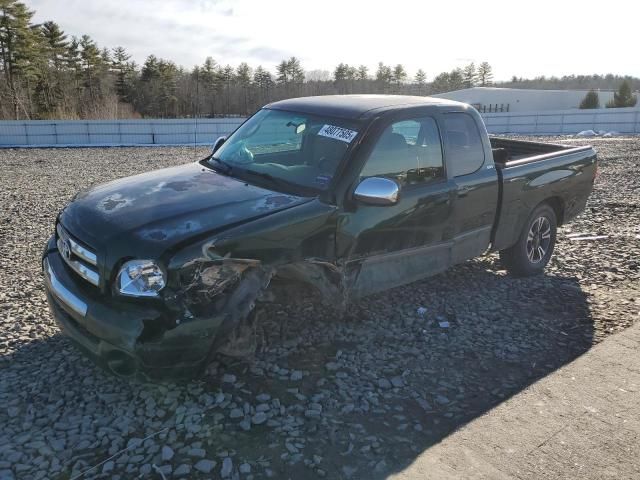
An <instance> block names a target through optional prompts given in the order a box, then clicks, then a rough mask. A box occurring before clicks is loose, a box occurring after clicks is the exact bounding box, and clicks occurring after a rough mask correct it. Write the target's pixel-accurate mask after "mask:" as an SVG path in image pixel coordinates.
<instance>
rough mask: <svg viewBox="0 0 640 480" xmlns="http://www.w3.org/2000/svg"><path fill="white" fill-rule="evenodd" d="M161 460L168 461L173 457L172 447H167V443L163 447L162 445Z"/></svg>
mask: <svg viewBox="0 0 640 480" xmlns="http://www.w3.org/2000/svg"><path fill="white" fill-rule="evenodd" d="M161 456H162V461H163V462H168V461H169V460H171V459H172V458H173V449H172V448H171V447H169V446H168V445H165V446H164V447H162V454H161Z"/></svg>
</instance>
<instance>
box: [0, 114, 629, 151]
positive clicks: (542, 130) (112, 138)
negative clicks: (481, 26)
mask: <svg viewBox="0 0 640 480" xmlns="http://www.w3.org/2000/svg"><path fill="white" fill-rule="evenodd" d="M482 117H483V118H484V122H485V125H486V126H487V131H488V132H489V133H492V134H509V133H513V134H524V135H568V134H575V133H578V132H581V131H583V130H595V131H601V130H604V131H607V132H612V131H613V132H617V133H622V134H634V133H636V134H637V133H640V109H639V108H616V109H611V108H601V109H594V110H553V111H551V110H550V111H541V112H505V113H483V114H482ZM244 120H245V119H244V118H241V117H229V118H200V119H198V120H197V121H196V120H194V119H167V120H26V121H22V120H16V121H13V120H5V121H0V148H1V147H8V148H10V147H92V146H93V147H111V146H145V145H147V146H150V145H211V144H213V142H214V141H215V139H216V138H218V137H219V136H221V135H228V134H229V133H231V132H232V131H233V130H235V129H236V127H237V126H238V125H240V124H241V123H242V122H243V121H244Z"/></svg>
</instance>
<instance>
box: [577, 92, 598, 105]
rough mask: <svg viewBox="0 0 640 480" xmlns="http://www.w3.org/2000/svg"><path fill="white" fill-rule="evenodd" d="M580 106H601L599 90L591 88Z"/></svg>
mask: <svg viewBox="0 0 640 480" xmlns="http://www.w3.org/2000/svg"><path fill="white" fill-rule="evenodd" d="M580 108H582V109H586V108H600V99H599V98H598V92H596V91H595V90H589V91H588V92H587V94H586V95H585V97H584V98H583V99H582V102H580Z"/></svg>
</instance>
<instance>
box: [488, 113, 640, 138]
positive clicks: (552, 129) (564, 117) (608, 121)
mask: <svg viewBox="0 0 640 480" xmlns="http://www.w3.org/2000/svg"><path fill="white" fill-rule="evenodd" d="M482 118H483V119H484V123H485V125H486V127H487V131H488V132H489V133H497V134H506V133H520V134H525V135H567V134H576V133H578V132H582V131H584V130H594V131H596V132H598V131H606V132H617V133H625V134H633V133H640V109H638V108H635V107H634V108H599V109H593V110H548V111H541V112H508V113H506V112H505V113H483V114H482Z"/></svg>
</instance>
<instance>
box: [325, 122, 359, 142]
mask: <svg viewBox="0 0 640 480" xmlns="http://www.w3.org/2000/svg"><path fill="white" fill-rule="evenodd" d="M357 134H358V132H356V131H355V130H349V129H348V128H342V127H336V126H335V125H325V126H323V127H322V128H321V129H320V131H319V132H318V135H320V136H322V137H327V138H333V139H334V140H341V141H343V142H347V143H351V140H353V139H354V138H356V135H357Z"/></svg>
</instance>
